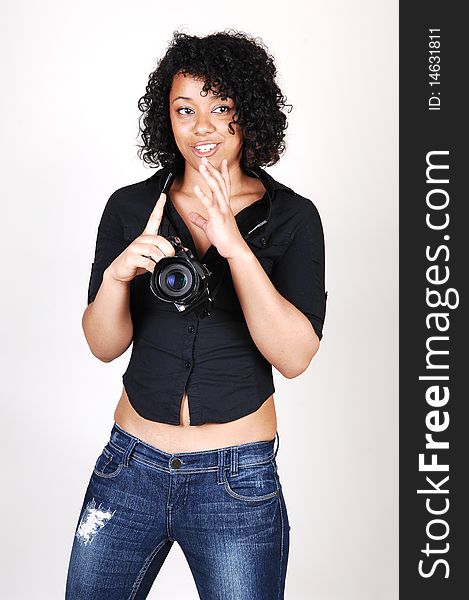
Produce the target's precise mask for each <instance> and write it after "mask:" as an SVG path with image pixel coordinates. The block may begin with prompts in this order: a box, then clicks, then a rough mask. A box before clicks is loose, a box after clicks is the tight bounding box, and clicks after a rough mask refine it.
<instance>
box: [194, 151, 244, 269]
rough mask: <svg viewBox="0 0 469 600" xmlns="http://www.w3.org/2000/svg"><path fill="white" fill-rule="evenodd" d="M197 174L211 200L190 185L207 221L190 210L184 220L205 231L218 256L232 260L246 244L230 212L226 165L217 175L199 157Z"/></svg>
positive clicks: (216, 170) (204, 159)
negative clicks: (203, 207)
mask: <svg viewBox="0 0 469 600" xmlns="http://www.w3.org/2000/svg"><path fill="white" fill-rule="evenodd" d="M199 171H200V173H202V175H203V176H204V178H205V181H206V182H207V185H208V186H209V187H210V191H211V197H210V198H209V197H208V196H206V195H205V194H204V193H203V192H202V190H201V189H200V188H199V186H198V185H196V186H194V191H195V193H196V194H197V196H198V197H199V198H200V201H201V202H202V204H203V205H204V206H205V208H206V209H207V213H208V219H205V218H204V217H203V216H202V215H200V214H199V213H197V212H194V211H192V212H190V213H189V214H188V217H189V219H190V220H191V222H192V223H194V225H197V227H200V229H202V230H203V231H204V232H205V235H206V236H207V238H208V239H209V241H210V243H211V244H213V245H214V246H215V247H216V249H217V250H218V253H219V254H220V256H224V257H225V258H233V257H234V256H235V255H236V254H237V253H238V252H243V251H245V250H246V248H247V244H246V242H245V241H244V239H243V236H242V235H241V232H240V231H239V229H238V224H237V223H236V219H235V215H234V214H233V211H232V210H231V205H230V196H231V181H230V173H229V169H228V165H227V162H226V160H223V161H222V165H221V172H220V171H219V170H218V169H216V168H215V167H214V166H213V165H212V163H211V162H210V161H209V160H208V159H207V158H206V157H203V158H202V164H200V165H199Z"/></svg>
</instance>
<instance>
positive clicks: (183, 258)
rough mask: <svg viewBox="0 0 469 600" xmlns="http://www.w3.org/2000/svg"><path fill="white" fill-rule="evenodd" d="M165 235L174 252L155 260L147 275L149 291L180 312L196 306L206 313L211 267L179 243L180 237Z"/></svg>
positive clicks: (208, 307)
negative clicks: (148, 276)
mask: <svg viewBox="0 0 469 600" xmlns="http://www.w3.org/2000/svg"><path fill="white" fill-rule="evenodd" d="M166 239H167V240H168V241H169V242H170V243H171V245H172V246H173V248H174V249H175V251H176V253H175V255H174V256H164V257H163V258H161V259H160V260H159V261H158V262H156V261H155V262H156V264H155V268H154V270H153V273H152V274H151V277H150V289H151V291H152V292H153V294H154V295H155V296H156V297H157V298H159V299H160V300H163V301H164V302H172V303H173V304H174V306H175V307H176V308H177V309H178V311H179V312H186V313H187V312H189V311H192V310H195V309H199V310H201V311H202V315H203V316H207V315H209V314H210V308H211V305H212V302H213V298H212V297H211V296H210V290H209V287H208V282H209V278H210V275H211V274H212V273H211V271H210V270H209V269H208V267H207V265H205V264H201V263H200V262H198V260H197V259H196V258H195V256H194V255H193V254H192V252H191V251H190V250H189V249H187V248H184V246H182V243H181V240H180V238H179V237H177V236H168V237H167V238H166Z"/></svg>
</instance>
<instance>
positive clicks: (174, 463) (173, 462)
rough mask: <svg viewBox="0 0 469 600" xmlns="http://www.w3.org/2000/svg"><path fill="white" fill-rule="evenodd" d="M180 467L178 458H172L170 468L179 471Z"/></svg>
mask: <svg viewBox="0 0 469 600" xmlns="http://www.w3.org/2000/svg"><path fill="white" fill-rule="evenodd" d="M181 465H182V461H181V459H180V458H173V459H172V460H171V466H172V467H173V469H179V468H180V467H181Z"/></svg>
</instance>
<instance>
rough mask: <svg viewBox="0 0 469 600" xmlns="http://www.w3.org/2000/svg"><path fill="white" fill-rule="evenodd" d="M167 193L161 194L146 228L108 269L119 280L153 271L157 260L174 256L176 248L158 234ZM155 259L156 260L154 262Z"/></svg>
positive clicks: (130, 279)
mask: <svg viewBox="0 0 469 600" xmlns="http://www.w3.org/2000/svg"><path fill="white" fill-rule="evenodd" d="M165 203H166V194H163V193H162V194H160V197H159V198H158V201H157V202H156V204H155V208H154V209H153V211H152V213H151V215H150V217H149V218H148V222H147V224H146V226H145V229H144V230H143V232H142V233H141V235H139V236H138V237H137V238H135V240H134V241H133V242H132V243H131V244H129V246H127V248H126V249H125V250H124V251H123V252H122V253H121V254H119V256H118V257H117V258H116V259H115V260H114V261H113V262H112V263H111V264H110V265H109V267H108V268H107V269H106V270H107V271H108V273H109V275H110V276H111V277H112V278H113V279H115V280H117V281H123V282H126V281H127V282H128V281H132V279H134V278H135V277H137V275H141V274H143V273H146V272H147V271H150V272H151V273H152V272H153V269H154V268H155V264H156V262H158V261H159V260H161V259H162V258H163V257H164V256H174V255H175V253H176V250H175V249H174V246H173V245H172V244H171V242H169V241H168V240H167V239H166V238H164V237H163V236H161V235H156V232H157V231H158V227H159V226H160V223H161V219H162V217H163V209H164V205H165ZM150 256H151V257H152V258H153V259H154V260H151V258H146V257H150ZM154 261H155V262H154Z"/></svg>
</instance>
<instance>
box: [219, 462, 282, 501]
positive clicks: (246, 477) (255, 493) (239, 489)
mask: <svg viewBox="0 0 469 600" xmlns="http://www.w3.org/2000/svg"><path fill="white" fill-rule="evenodd" d="M224 487H225V491H226V493H227V494H228V495H229V496H231V497H232V498H236V499H237V500H243V501H244V502H260V501H263V500H270V499H272V498H275V497H276V496H278V494H279V488H278V483H277V477H276V472H275V466H274V463H273V460H270V461H269V462H267V463H263V464H257V465H243V466H240V467H239V470H238V473H237V475H234V474H230V471H229V470H226V471H225V482H224Z"/></svg>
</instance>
